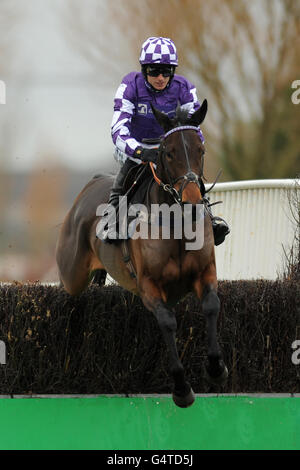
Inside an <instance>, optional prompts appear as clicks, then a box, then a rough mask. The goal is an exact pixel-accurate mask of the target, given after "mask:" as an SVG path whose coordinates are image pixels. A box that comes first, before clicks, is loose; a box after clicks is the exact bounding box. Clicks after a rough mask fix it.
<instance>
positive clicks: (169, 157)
mask: <svg viewBox="0 0 300 470" xmlns="http://www.w3.org/2000/svg"><path fill="white" fill-rule="evenodd" d="M167 160H168V161H169V162H171V161H172V160H173V155H172V154H171V153H170V152H167Z"/></svg>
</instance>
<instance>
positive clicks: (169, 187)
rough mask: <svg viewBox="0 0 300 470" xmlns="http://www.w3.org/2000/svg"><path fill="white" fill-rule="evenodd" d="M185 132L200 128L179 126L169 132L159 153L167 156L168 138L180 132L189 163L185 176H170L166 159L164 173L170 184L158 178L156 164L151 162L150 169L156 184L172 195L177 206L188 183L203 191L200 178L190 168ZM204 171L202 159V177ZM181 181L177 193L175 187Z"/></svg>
mask: <svg viewBox="0 0 300 470" xmlns="http://www.w3.org/2000/svg"><path fill="white" fill-rule="evenodd" d="M185 130H194V131H196V132H198V131H199V128H198V127H195V126H178V127H174V129H171V130H170V131H168V132H167V133H166V134H165V135H164V136H163V137H162V142H161V144H160V147H159V153H160V154H162V157H163V156H164V155H165V154H166V142H165V140H166V138H167V137H169V135H171V134H173V133H174V132H180V135H181V140H182V144H183V149H184V154H185V158H186V163H187V172H186V173H185V174H184V175H182V176H178V177H177V178H172V177H171V175H170V172H169V169H168V166H167V165H166V161H165V159H162V163H163V167H164V171H165V173H166V175H167V179H168V182H167V183H164V182H162V181H161V180H160V179H159V178H158V176H157V175H156V173H155V169H154V164H153V163H152V162H150V167H151V170H152V173H153V177H154V179H155V181H156V183H158V185H159V186H160V187H162V188H163V190H164V191H167V192H168V193H170V194H171V195H172V197H173V198H174V200H175V202H176V203H177V204H182V193H183V191H184V188H185V187H186V185H187V184H188V183H195V184H196V185H197V186H198V187H199V189H200V190H201V187H200V182H199V176H198V175H197V174H196V173H195V172H194V171H192V169H191V166H190V161H189V157H188V151H187V144H186V141H185V138H184V131H185ZM202 170H203V159H202V169H201V175H200V177H201V176H202ZM180 180H183V181H182V183H181V186H180V188H179V190H178V191H177V189H176V188H175V187H174V185H175V184H176V183H177V182H178V181H180Z"/></svg>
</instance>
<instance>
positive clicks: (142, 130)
mask: <svg viewBox="0 0 300 470" xmlns="http://www.w3.org/2000/svg"><path fill="white" fill-rule="evenodd" d="M139 62H140V64H141V72H131V73H129V74H128V75H126V76H125V77H124V78H123V80H122V83H121V84H120V86H119V88H118V89H117V92H116V95H115V100H114V114H113V119H112V124H111V134H112V139H113V142H114V144H115V159H116V160H117V161H118V162H119V163H121V165H122V166H121V169H120V172H119V174H118V175H117V177H116V179H115V182H114V186H113V188H112V190H111V194H110V198H109V201H108V203H109V204H112V205H113V206H114V207H117V205H118V203H119V197H120V196H122V195H123V183H124V180H125V177H126V175H127V173H128V171H129V170H130V169H131V168H132V167H133V166H136V165H137V164H140V163H142V162H151V161H152V162H154V163H155V162H156V158H157V148H153V147H152V148H149V146H147V145H145V144H142V140H143V139H145V138H152V139H155V138H159V137H160V136H161V135H163V134H164V131H163V129H162V127H161V126H160V125H159V124H158V122H157V121H156V119H155V117H154V115H153V113H152V110H151V103H152V104H153V105H154V106H155V107H156V108H157V109H159V110H160V111H163V112H164V113H166V114H167V115H168V116H169V117H170V118H173V117H174V116H175V112H176V107H177V105H178V102H179V104H180V105H181V108H184V109H186V110H188V112H189V114H192V113H193V112H194V111H196V110H197V109H198V108H199V107H200V103H199V102H198V99H197V94H196V88H195V87H194V86H193V85H192V84H191V83H190V82H189V81H188V80H187V79H186V78H184V77H183V76H181V75H177V74H175V69H176V67H177V65H178V59H177V53H176V47H175V44H174V43H173V41H171V39H168V38H162V37H150V38H148V39H147V40H146V41H145V42H144V43H143V45H142V49H141V53H140V58H139ZM199 137H200V138H201V140H202V141H204V138H203V135H202V132H201V130H200V129H199ZM210 216H211V219H212V224H213V230H214V236H215V244H216V245H219V244H220V243H222V242H223V241H224V239H225V236H226V235H227V234H228V233H229V228H228V225H227V224H226V222H225V221H223V220H222V219H219V218H216V219H218V222H219V223H218V222H217V220H215V218H214V217H213V216H212V214H210Z"/></svg>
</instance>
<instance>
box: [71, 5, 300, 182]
mask: <svg viewBox="0 0 300 470" xmlns="http://www.w3.org/2000/svg"><path fill="white" fill-rule="evenodd" d="M87 4H88V8H87V6H86V4H85V6H84V8H83V7H81V2H80V1H78V0H75V1H74V0H72V1H71V2H70V4H69V6H68V15H67V16H68V18H69V28H68V31H69V33H71V35H72V37H73V41H75V39H76V43H77V44H80V47H79V49H78V51H79V52H81V53H83V54H84V55H85V57H86V58H87V59H89V60H91V63H92V65H93V67H94V69H95V71H96V73H101V72H102V73H103V70H105V71H106V72H107V73H110V71H111V72H114V73H116V72H118V71H119V69H120V64H121V65H122V72H121V73H120V75H121V74H123V75H124V74H125V73H127V71H129V70H130V69H131V68H136V67H137V64H138V62H137V58H138V54H139V49H140V46H141V43H142V41H143V40H145V39H146V38H147V37H148V36H155V35H157V36H158V35H159V36H166V37H171V38H172V39H173V40H174V41H175V43H176V45H177V48H178V53H179V61H180V62H179V67H178V73H183V74H185V75H186V76H187V77H188V78H190V79H191V80H192V81H193V83H194V84H195V85H196V86H197V89H198V96H199V99H200V100H202V99H203V98H207V99H208V103H209V113H208V118H207V122H205V123H204V128H205V129H204V131H205V134H206V141H207V146H208V154H209V155H210V157H209V160H210V159H211V158H212V157H213V159H217V160H218V162H219V163H220V164H221V165H222V166H223V168H224V170H225V175H224V176H225V177H226V178H233V179H245V178H246V179H248V178H263V177H267V178H272V177H287V176H289V177H294V176H295V174H294V172H295V165H297V164H299V161H300V148H299V140H298V136H297V131H296V123H297V121H296V107H295V106H293V105H292V104H291V100H290V93H291V91H290V87H291V83H292V81H293V80H295V79H296V78H298V77H297V67H298V64H299V59H300V57H299V54H300V44H299V38H300V34H299V32H300V4H299V2H296V1H294V0H273V1H272V2H270V1H269V0H259V1H258V0H253V1H252V2H248V1H247V0H239V1H236V0H224V1H223V2H220V1H218V0H210V1H209V2H207V1H205V0H168V1H161V0H143V1H140V0H128V1H126V2H123V1H121V0H114V2H110V1H109V2H105V3H104V6H105V8H104V7H103V2H101V6H102V8H100V4H99V2H97V1H96V0H89V2H88V3H87ZM87 10H89V11H88V13H87ZM129 52H131V59H129V58H128V57H129V56H128V53H129ZM126 62H127V64H128V66H127V67H126Z"/></svg>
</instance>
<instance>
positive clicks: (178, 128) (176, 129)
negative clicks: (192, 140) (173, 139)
mask: <svg viewBox="0 0 300 470" xmlns="http://www.w3.org/2000/svg"><path fill="white" fill-rule="evenodd" d="M187 129H190V130H192V131H197V132H200V133H201V140H202V142H204V138H203V135H202V132H201V130H200V129H199V127H196V126H178V127H174V129H171V130H170V131H168V132H167V133H166V134H165V135H164V139H166V138H167V137H169V135H171V134H173V133H174V132H177V131H185V130H187Z"/></svg>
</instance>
